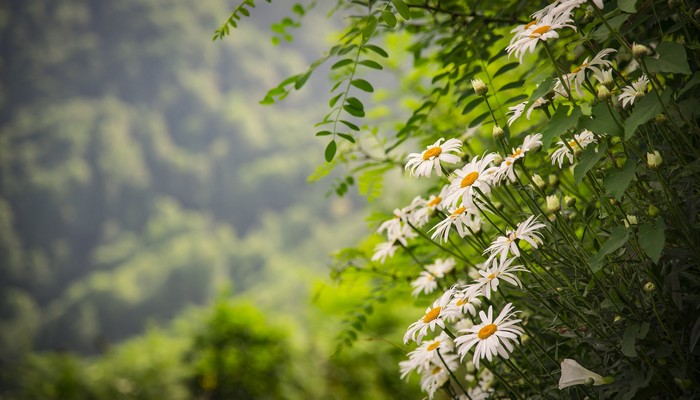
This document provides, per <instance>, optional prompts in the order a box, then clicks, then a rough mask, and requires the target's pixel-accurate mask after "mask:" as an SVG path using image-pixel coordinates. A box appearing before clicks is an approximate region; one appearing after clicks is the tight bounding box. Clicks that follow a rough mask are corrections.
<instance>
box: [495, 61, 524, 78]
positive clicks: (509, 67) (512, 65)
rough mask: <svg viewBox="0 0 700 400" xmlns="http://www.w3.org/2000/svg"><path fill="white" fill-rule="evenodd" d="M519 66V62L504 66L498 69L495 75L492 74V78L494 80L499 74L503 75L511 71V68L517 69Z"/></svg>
mask: <svg viewBox="0 0 700 400" xmlns="http://www.w3.org/2000/svg"><path fill="white" fill-rule="evenodd" d="M519 65H520V63H519V62H512V63H509V64H506V65H504V66H502V67H501V68H499V69H498V71H496V73H495V74H493V77H494V78H495V77H497V76H499V75H501V74H504V73H506V72H508V71H510V70H512V69H513V68H517V67H518V66H519Z"/></svg>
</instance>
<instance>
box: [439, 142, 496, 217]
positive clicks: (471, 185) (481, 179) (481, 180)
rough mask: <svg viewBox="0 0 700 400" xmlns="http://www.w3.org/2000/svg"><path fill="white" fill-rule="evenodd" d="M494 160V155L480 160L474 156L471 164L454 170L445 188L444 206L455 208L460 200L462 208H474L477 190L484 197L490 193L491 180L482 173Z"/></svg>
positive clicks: (491, 154)
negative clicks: (448, 184)
mask: <svg viewBox="0 0 700 400" xmlns="http://www.w3.org/2000/svg"><path fill="white" fill-rule="evenodd" d="M495 158H496V154H495V153H490V154H487V155H485V156H484V157H483V158H482V159H479V156H475V157H474V159H472V161H471V162H469V163H468V164H466V165H465V166H464V167H462V168H460V169H458V170H456V171H455V172H454V175H453V177H452V178H451V181H450V186H449V187H448V188H447V196H446V197H445V204H449V205H451V206H452V207H455V206H457V204H459V202H460V200H461V201H462V206H468V207H474V198H475V196H476V195H477V190H479V191H481V192H482V193H483V194H484V195H487V194H488V193H489V192H490V191H491V178H490V176H489V175H486V174H484V171H485V170H486V168H488V167H489V164H490V163H491V162H492V161H493V160H494V159H495Z"/></svg>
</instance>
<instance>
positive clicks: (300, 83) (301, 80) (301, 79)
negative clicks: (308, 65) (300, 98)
mask: <svg viewBox="0 0 700 400" xmlns="http://www.w3.org/2000/svg"><path fill="white" fill-rule="evenodd" d="M310 76H311V71H310V70H309V71H307V72H306V73H305V74H303V75H301V76H300V77H299V78H298V79H297V81H296V82H294V89H296V90H299V89H301V88H302V86H304V84H305V83H306V81H307V80H308V79H309V77H310Z"/></svg>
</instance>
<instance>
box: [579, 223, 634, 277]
mask: <svg viewBox="0 0 700 400" xmlns="http://www.w3.org/2000/svg"><path fill="white" fill-rule="evenodd" d="M628 239H629V233H628V232H627V229H626V228H625V227H624V225H620V226H616V227H614V228H613V230H612V231H611V232H610V236H609V237H608V240H606V241H605V243H603V245H602V246H600V250H598V253H597V254H595V255H593V256H592V257H591V259H590V260H589V262H588V264H589V265H590V266H591V270H592V271H593V272H594V273H595V272H597V271H598V270H600V267H601V265H600V264H601V262H602V261H603V260H604V259H605V256H607V255H608V254H610V253H612V252H613V251H615V250H617V249H619V248H620V247H622V245H624V244H625V243H627V240H628Z"/></svg>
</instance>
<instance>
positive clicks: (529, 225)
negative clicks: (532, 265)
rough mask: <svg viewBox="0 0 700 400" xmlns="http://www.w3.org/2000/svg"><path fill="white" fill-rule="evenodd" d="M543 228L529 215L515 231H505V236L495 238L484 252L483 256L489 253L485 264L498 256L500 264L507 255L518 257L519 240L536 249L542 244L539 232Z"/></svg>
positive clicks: (535, 218) (542, 225)
mask: <svg viewBox="0 0 700 400" xmlns="http://www.w3.org/2000/svg"><path fill="white" fill-rule="evenodd" d="M544 227H545V225H544V224H542V223H540V222H538V221H537V217H535V216H534V215H531V216H529V217H528V218H527V219H526V220H525V221H523V222H520V223H519V224H518V225H517V226H516V228H515V230H510V229H509V230H506V235H505V236H499V237H497V238H496V240H494V241H493V243H491V246H489V247H488V248H487V249H486V250H484V254H486V253H491V254H490V255H489V258H488V259H487V260H486V264H489V263H490V262H491V261H492V260H493V259H495V258H496V257H497V256H500V257H499V258H500V262H501V263H503V262H504V261H505V260H506V258H507V257H508V254H509V253H510V254H513V255H514V256H515V257H520V248H519V247H518V242H519V241H521V240H524V241H525V242H527V243H528V244H529V245H530V246H531V247H532V248H533V249H536V248H537V246H538V245H540V244H542V234H541V233H539V230H540V229H542V228H544Z"/></svg>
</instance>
